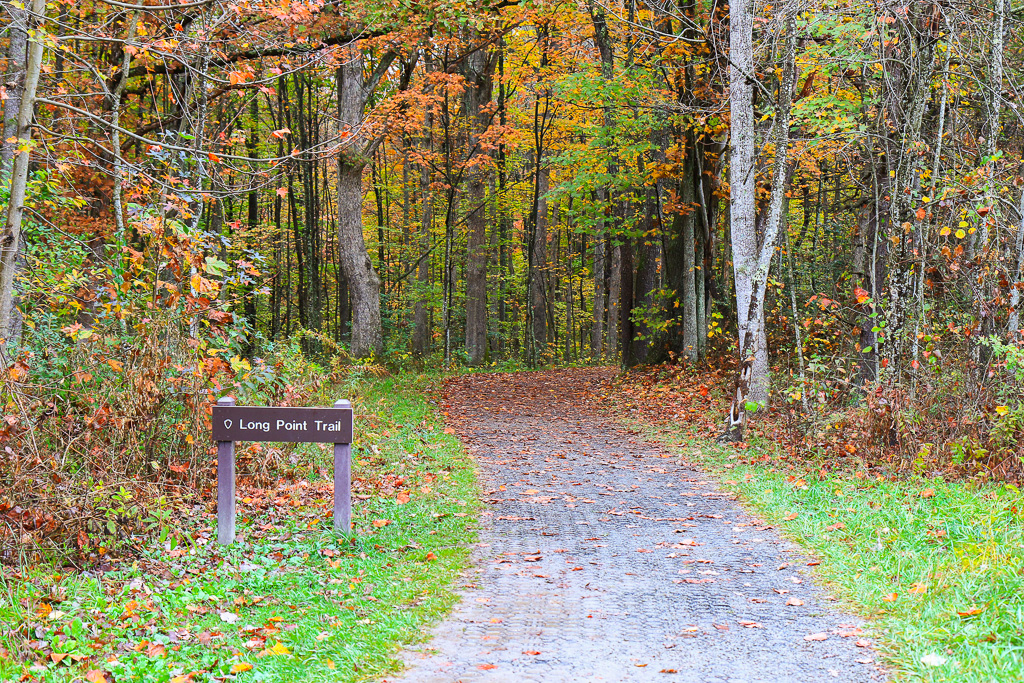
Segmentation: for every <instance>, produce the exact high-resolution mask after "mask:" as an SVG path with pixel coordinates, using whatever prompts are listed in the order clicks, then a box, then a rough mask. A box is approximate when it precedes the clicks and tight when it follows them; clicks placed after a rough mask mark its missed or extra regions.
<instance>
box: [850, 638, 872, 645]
mask: <svg viewBox="0 0 1024 683" xmlns="http://www.w3.org/2000/svg"><path fill="white" fill-rule="evenodd" d="M854 645H856V646H857V647H871V641H870V640H867V639H865V638H861V639H860V640H858V641H857V642H856V643H854Z"/></svg>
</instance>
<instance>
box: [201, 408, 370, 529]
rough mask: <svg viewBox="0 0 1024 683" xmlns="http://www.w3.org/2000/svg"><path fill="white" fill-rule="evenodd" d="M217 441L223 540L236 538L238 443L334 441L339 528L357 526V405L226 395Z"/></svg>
mask: <svg viewBox="0 0 1024 683" xmlns="http://www.w3.org/2000/svg"><path fill="white" fill-rule="evenodd" d="M213 440H214V441H216V442H217V541H218V542H219V543H221V544H223V545H228V544H230V543H231V542H233V541H234V540H235V442H236V441H288V442H308V443H333V444H334V530H335V531H340V532H341V533H345V534H347V533H349V531H350V530H351V528H352V498H351V491H350V489H351V476H352V404H351V403H349V402H348V401H345V400H342V401H337V402H336V403H335V404H334V405H333V406H332V407H330V408H274V407H264V408H258V407H254V406H236V405H235V399H233V398H230V397H226V398H222V399H220V400H219V401H217V405H216V406H214V408H213Z"/></svg>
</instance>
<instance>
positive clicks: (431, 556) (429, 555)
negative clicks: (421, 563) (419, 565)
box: [427, 552, 437, 562]
mask: <svg viewBox="0 0 1024 683" xmlns="http://www.w3.org/2000/svg"><path fill="white" fill-rule="evenodd" d="M436 559H437V555H435V554H434V553H432V552H429V553H427V561H428V562H433V561H434V560H436Z"/></svg>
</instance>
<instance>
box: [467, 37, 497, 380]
mask: <svg viewBox="0 0 1024 683" xmlns="http://www.w3.org/2000/svg"><path fill="white" fill-rule="evenodd" d="M492 65H493V59H491V56H490V55H489V54H488V52H487V50H486V48H481V49H479V50H476V51H475V52H473V53H471V54H470V55H468V56H467V57H466V59H465V75H466V86H467V87H466V121H467V125H468V126H470V129H471V131H472V132H471V133H470V136H469V149H470V150H471V151H470V153H471V154H472V155H474V156H481V155H483V154H485V153H484V152H483V151H481V149H480V136H481V135H482V134H483V133H485V132H486V130H487V127H488V119H489V117H488V114H487V113H486V111H485V107H486V106H487V104H488V103H489V102H490V101H491V93H492V79H491V67H492ZM470 161H471V162H473V163H471V164H470V167H469V169H468V170H467V178H466V182H467V184H468V186H469V207H468V208H469V213H468V215H467V216H466V230H467V232H468V240H467V245H466V248H467V252H468V253H467V256H466V355H467V356H468V357H469V364H470V365H480V364H481V363H483V361H484V356H485V354H486V352H487V257H488V249H487V221H486V212H485V211H484V198H485V187H486V177H485V173H486V169H487V167H486V166H485V165H484V164H482V163H480V160H479V159H477V160H475V162H474V160H472V159H471V160H470Z"/></svg>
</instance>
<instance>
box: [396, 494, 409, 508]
mask: <svg viewBox="0 0 1024 683" xmlns="http://www.w3.org/2000/svg"><path fill="white" fill-rule="evenodd" d="M395 502H396V503H398V504H399V505H405V504H406V503H408V502H409V492H408V491H402V492H401V493H399V494H398V495H397V496H396V497H395Z"/></svg>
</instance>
